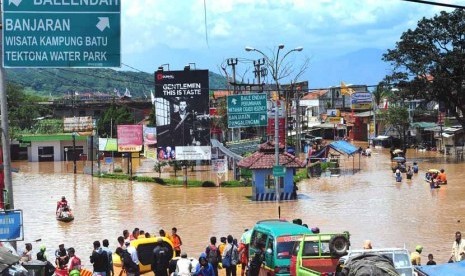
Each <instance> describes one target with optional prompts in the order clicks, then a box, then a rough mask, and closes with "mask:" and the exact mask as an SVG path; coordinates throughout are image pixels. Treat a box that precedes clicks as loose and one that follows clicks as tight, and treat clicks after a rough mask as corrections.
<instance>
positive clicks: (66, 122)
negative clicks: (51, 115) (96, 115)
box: [63, 116, 94, 132]
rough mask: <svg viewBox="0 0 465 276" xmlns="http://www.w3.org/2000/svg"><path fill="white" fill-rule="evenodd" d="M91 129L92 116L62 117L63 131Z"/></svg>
mask: <svg viewBox="0 0 465 276" xmlns="http://www.w3.org/2000/svg"><path fill="white" fill-rule="evenodd" d="M93 129H94V120H93V119H92V116H84V117H68V118H64V119H63V131H64V132H82V131H92V130H93Z"/></svg>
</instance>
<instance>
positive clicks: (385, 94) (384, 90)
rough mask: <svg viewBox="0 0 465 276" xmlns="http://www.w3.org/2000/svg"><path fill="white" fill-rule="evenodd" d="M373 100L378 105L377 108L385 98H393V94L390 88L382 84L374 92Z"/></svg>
mask: <svg viewBox="0 0 465 276" xmlns="http://www.w3.org/2000/svg"><path fill="white" fill-rule="evenodd" d="M372 94H373V98H374V101H375V103H376V106H379V105H380V104H381V101H382V100H383V99H384V98H387V99H389V98H391V97H392V92H391V91H390V90H389V88H388V87H386V85H385V84H384V83H383V82H380V83H379V84H378V85H377V86H376V89H375V90H374V91H373V93H372Z"/></svg>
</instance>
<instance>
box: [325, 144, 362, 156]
mask: <svg viewBox="0 0 465 276" xmlns="http://www.w3.org/2000/svg"><path fill="white" fill-rule="evenodd" d="M329 146H330V147H331V148H332V149H334V150H335V151H337V152H340V153H343V154H347V155H353V154H355V153H357V152H358V148H357V147H356V146H354V145H352V144H351V143H349V142H346V141H334V142H331V143H330V144H329Z"/></svg>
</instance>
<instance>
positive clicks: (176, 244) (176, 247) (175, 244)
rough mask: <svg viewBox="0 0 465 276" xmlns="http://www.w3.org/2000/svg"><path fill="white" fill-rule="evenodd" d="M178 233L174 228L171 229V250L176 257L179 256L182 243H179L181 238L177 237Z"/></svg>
mask: <svg viewBox="0 0 465 276" xmlns="http://www.w3.org/2000/svg"><path fill="white" fill-rule="evenodd" d="M177 232H178V229H176V227H173V228H172V229H171V237H170V239H171V242H172V243H173V249H174V252H176V257H179V256H181V245H182V241H181V237H180V236H178V234H176V233H177Z"/></svg>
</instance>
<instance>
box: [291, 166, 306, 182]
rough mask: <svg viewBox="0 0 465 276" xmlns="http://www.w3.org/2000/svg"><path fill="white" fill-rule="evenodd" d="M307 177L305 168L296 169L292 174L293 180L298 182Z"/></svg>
mask: <svg viewBox="0 0 465 276" xmlns="http://www.w3.org/2000/svg"><path fill="white" fill-rule="evenodd" d="M307 178H308V177H307V168H302V169H298V170H297V172H296V174H295V175H294V182H296V183H299V182H300V181H302V180H304V179H307Z"/></svg>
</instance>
